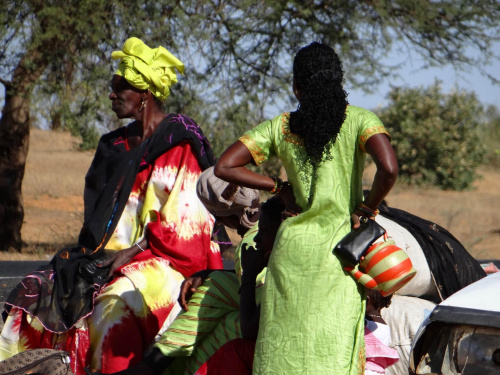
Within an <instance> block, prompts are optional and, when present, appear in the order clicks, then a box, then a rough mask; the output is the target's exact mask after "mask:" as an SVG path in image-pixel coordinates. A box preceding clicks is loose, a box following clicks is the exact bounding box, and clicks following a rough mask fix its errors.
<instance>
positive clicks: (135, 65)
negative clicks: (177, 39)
mask: <svg viewBox="0 0 500 375" xmlns="http://www.w3.org/2000/svg"><path fill="white" fill-rule="evenodd" d="M111 58H112V59H113V60H117V59H121V60H120V63H119V64H118V70H117V71H116V72H115V74H117V75H119V76H122V77H123V78H125V79H126V80H127V82H128V83H130V84H131V85H132V86H134V87H136V88H138V89H141V90H146V89H149V90H150V91H151V93H152V94H153V95H154V96H156V97H157V98H158V99H160V100H165V99H166V98H167V97H168V96H169V95H170V86H172V85H173V84H174V83H177V75H176V72H175V70H176V69H177V71H178V72H179V73H181V74H184V64H183V63H182V62H181V61H180V60H179V59H177V57H175V56H174V55H172V54H171V53H170V52H169V51H168V50H167V49H166V48H163V47H161V46H159V47H158V48H150V47H148V46H147V45H146V44H145V43H144V42H143V41H142V40H140V39H138V38H135V37H132V38H129V39H127V40H126V41H125V43H124V44H123V50H122V51H114V52H112V53H111Z"/></svg>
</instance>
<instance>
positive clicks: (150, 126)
mask: <svg viewBox="0 0 500 375" xmlns="http://www.w3.org/2000/svg"><path fill="white" fill-rule="evenodd" d="M109 99H110V100H111V103H112V104H111V109H112V110H113V112H115V114H116V117H118V118H119V119H123V118H131V119H134V120H135V121H134V122H133V123H132V124H130V125H129V132H128V136H127V143H128V146H129V148H130V149H133V148H136V147H138V146H139V145H140V144H141V143H143V142H144V141H145V140H146V139H148V138H149V137H151V135H152V134H153V133H154V131H155V130H156V128H157V127H158V124H159V123H160V122H161V121H162V120H163V119H164V118H165V116H166V113H164V112H163V111H162V110H161V108H160V105H159V103H158V102H157V101H156V100H155V99H154V96H153V94H152V93H151V92H150V91H149V90H139V89H137V88H135V87H133V86H132V85H130V84H129V83H128V82H127V80H126V79H125V78H123V77H122V76H119V75H116V74H115V75H113V78H112V80H111V93H110V94H109ZM139 246H140V247H142V248H143V249H147V247H148V241H147V233H146V236H145V238H144V239H143V240H141V241H140V242H139ZM139 246H138V245H133V246H132V247H129V248H127V249H122V250H120V251H110V252H109V253H110V254H111V255H110V257H109V259H107V260H106V261H104V262H103V263H102V264H101V266H102V267H107V266H110V265H111V267H110V270H109V273H108V278H110V279H111V278H112V276H113V272H114V271H115V270H116V269H118V268H119V267H121V266H123V265H125V264H127V263H129V262H130V261H131V260H132V258H133V257H134V256H136V255H137V254H138V253H140V252H141V251H142V250H141V248H140V247H139Z"/></svg>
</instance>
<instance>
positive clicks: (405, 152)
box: [379, 81, 485, 190]
mask: <svg viewBox="0 0 500 375" xmlns="http://www.w3.org/2000/svg"><path fill="white" fill-rule="evenodd" d="M388 97H389V99H390V101H391V103H390V104H389V105H388V106H387V107H385V108H384V109H382V111H381V113H379V116H380V119H381V120H382V122H383V123H384V125H385V126H386V127H387V130H388V131H389V134H391V136H392V141H393V145H394V149H395V151H396V154H397V157H398V164H399V175H400V179H401V180H403V181H405V182H408V183H410V184H415V185H420V184H427V185H435V186H438V187H440V188H442V189H450V190H465V189H470V188H471V186H472V183H473V182H474V180H475V179H476V178H477V177H478V174H477V172H476V169H477V167H478V166H479V165H480V164H481V163H482V161H483V157H484V152H485V151H484V146H483V144H482V143H481V142H480V139H479V130H480V127H481V125H482V124H481V122H480V120H481V114H482V111H483V109H482V106H481V104H480V103H479V102H478V100H477V98H476V96H475V94H474V93H469V92H465V91H458V90H455V91H453V92H451V93H449V94H444V93H442V92H441V89H440V86H439V81H436V82H435V83H434V84H433V85H432V86H430V87H428V88H422V87H420V88H410V89H402V88H394V89H392V90H391V92H390V93H389V96H388Z"/></svg>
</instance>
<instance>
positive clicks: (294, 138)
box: [281, 112, 304, 146]
mask: <svg viewBox="0 0 500 375" xmlns="http://www.w3.org/2000/svg"><path fill="white" fill-rule="evenodd" d="M289 125H290V112H285V113H283V116H282V117H281V132H282V133H283V136H284V138H285V141H286V142H288V143H292V144H294V145H296V146H304V140H303V139H302V137H301V136H299V135H297V134H295V133H292V132H291V130H290V126H289Z"/></svg>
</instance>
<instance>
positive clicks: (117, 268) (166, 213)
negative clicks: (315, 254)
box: [0, 38, 222, 375]
mask: <svg viewBox="0 0 500 375" xmlns="http://www.w3.org/2000/svg"><path fill="white" fill-rule="evenodd" d="M111 57H112V58H113V59H119V60H120V63H119V66H118V70H117V71H116V73H115V75H113V78H112V81H111V93H110V95H109V99H110V100H111V103H112V110H113V111H114V112H115V113H116V115H117V117H118V118H120V119H121V118H131V119H134V120H135V121H133V122H132V123H130V124H129V125H127V126H125V127H122V128H119V129H117V130H115V131H112V132H110V133H108V134H105V135H104V136H102V138H101V140H100V142H99V145H98V148H97V151H96V154H95V157H94V160H93V162H92V164H91V166H90V169H89V171H88V173H87V176H86V178H85V191H84V201H85V215H84V224H83V228H82V230H81V233H80V236H79V241H78V246H77V247H75V248H72V249H63V250H61V251H60V252H59V253H57V254H56V255H55V256H54V258H53V259H52V261H51V262H50V264H48V265H46V266H43V267H41V268H40V269H38V270H37V271H34V272H33V273H32V274H30V275H28V276H26V277H25V278H24V279H23V281H22V283H20V284H19V285H18V286H17V287H16V288H15V290H14V291H13V292H12V293H11V295H10V296H9V298H8V301H7V304H6V306H7V310H9V315H8V318H7V320H6V322H5V326H4V329H3V330H2V333H1V337H0V359H5V358H8V357H10V356H12V355H14V354H16V353H18V352H21V351H25V350H28V349H34V348H54V349H62V350H67V351H68V352H70V354H71V369H72V370H73V372H74V373H75V374H76V375H80V374H84V373H85V371H84V368H90V369H92V370H95V371H99V372H102V373H112V372H116V371H120V370H123V369H126V368H128V367H130V366H132V365H134V364H136V363H138V362H140V361H141V359H142V355H143V353H144V352H145V351H146V350H147V349H148V347H149V346H150V345H151V344H152V343H153V341H154V338H155V336H156V335H158V334H161V332H163V331H164V330H165V329H166V328H167V327H168V325H169V324H170V323H171V322H172V320H173V319H174V318H175V316H176V315H177V313H178V312H179V310H180V307H179V305H178V303H177V296H178V294H179V287H180V284H181V282H182V280H183V279H184V277H186V276H190V275H191V274H193V273H195V272H197V271H200V270H203V269H207V268H210V269H220V268H222V261H221V256H220V251H219V247H218V245H217V244H216V243H215V242H213V241H212V239H211V235H212V231H213V226H214V218H213V216H212V215H210V214H209V212H208V211H207V209H206V208H205V207H204V206H203V204H202V203H201V202H200V200H199V199H198V197H197V194H196V181H197V179H198V177H199V175H200V174H201V172H202V171H203V170H205V169H207V168H208V167H210V166H211V165H213V164H214V158H213V155H212V150H211V148H210V145H209V144H208V141H207V139H206V138H205V136H204V135H203V133H202V131H201V129H200V128H199V127H198V125H197V124H196V123H195V122H194V121H193V120H192V119H190V118H189V117H186V116H184V115H180V114H165V113H164V112H163V111H162V109H161V101H162V100H164V99H166V98H167V97H168V95H169V93H170V90H169V88H170V86H171V85H172V84H174V83H176V82H177V76H176V71H177V72H179V73H183V71H184V65H183V64H182V62H180V61H179V60H178V59H177V58H176V57H175V56H173V55H172V54H171V53H170V52H169V51H167V50H166V49H165V48H163V47H158V48H150V47H148V46H147V45H146V44H144V43H143V42H142V41H141V40H139V39H137V38H130V39H128V40H127V41H126V42H125V44H124V46H123V50H122V51H115V52H113V53H112V55H111Z"/></svg>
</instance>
